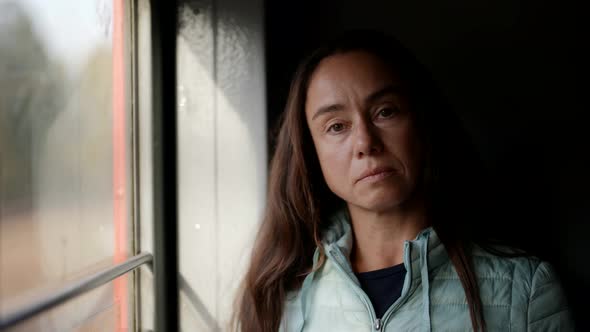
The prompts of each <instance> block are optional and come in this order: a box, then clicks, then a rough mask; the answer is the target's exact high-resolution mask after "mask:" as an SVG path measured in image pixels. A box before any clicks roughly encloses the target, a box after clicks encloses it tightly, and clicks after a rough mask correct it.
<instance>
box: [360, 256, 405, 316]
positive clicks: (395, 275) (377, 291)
mask: <svg viewBox="0 0 590 332" xmlns="http://www.w3.org/2000/svg"><path fill="white" fill-rule="evenodd" d="M356 276H357V278H358V280H359V281H360V283H361V288H362V289H363V290H364V291H365V293H367V295H368V296H369V299H370V300H371V303H373V308H375V313H376V314H377V318H382V317H383V314H384V313H385V311H387V309H389V307H390V306H391V305H392V304H393V302H395V300H397V299H398V298H399V297H400V296H401V294H402V288H403V286H404V278H405V277H406V268H405V267H404V264H399V265H395V266H392V267H388V268H385V269H381V270H375V271H369V272H363V273H357V274H356Z"/></svg>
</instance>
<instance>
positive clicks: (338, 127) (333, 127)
mask: <svg viewBox="0 0 590 332" xmlns="http://www.w3.org/2000/svg"><path fill="white" fill-rule="evenodd" d="M342 130H344V125H343V124H342V123H335V124H333V125H331V126H330V127H329V128H328V131H331V132H335V133H337V132H339V131H342Z"/></svg>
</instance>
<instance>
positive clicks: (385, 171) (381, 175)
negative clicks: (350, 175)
mask: <svg viewBox="0 0 590 332" xmlns="http://www.w3.org/2000/svg"><path fill="white" fill-rule="evenodd" d="M393 173H395V171H394V170H393V169H392V168H389V167H388V168H377V169H374V170H370V171H367V172H365V173H363V174H362V175H361V177H360V178H359V179H358V180H357V181H356V182H375V181H379V180H382V179H385V178H386V177H389V176H391V175H393Z"/></svg>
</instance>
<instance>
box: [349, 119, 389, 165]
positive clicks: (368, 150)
mask: <svg viewBox="0 0 590 332" xmlns="http://www.w3.org/2000/svg"><path fill="white" fill-rule="evenodd" d="M354 140H355V141H354V147H355V151H354V155H355V157H357V158H362V157H366V156H369V155H372V154H376V153H380V152H381V151H383V142H382V140H381V137H380V136H379V133H378V131H377V128H375V126H373V124H372V123H369V122H368V121H365V120H362V121H359V122H358V124H357V125H356V128H355V131H354Z"/></svg>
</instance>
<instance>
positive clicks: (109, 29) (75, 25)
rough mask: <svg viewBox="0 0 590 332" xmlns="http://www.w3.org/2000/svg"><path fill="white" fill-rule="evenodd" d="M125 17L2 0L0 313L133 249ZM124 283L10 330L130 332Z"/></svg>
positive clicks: (117, 0) (93, 8)
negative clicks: (99, 327) (113, 331)
mask: <svg viewBox="0 0 590 332" xmlns="http://www.w3.org/2000/svg"><path fill="white" fill-rule="evenodd" d="M128 9H129V5H128V4H127V3H124V1H123V0H87V1H77V0H63V1H51V2H48V1H44V0H0V314H5V313H6V312H8V311H10V309H11V308H14V306H15V305H18V304H19V303H23V302H26V301H27V300H29V298H30V297H31V296H32V295H31V294H40V293H43V292H45V291H47V292H49V291H51V290H52V289H56V288H59V287H61V286H63V285H66V284H68V283H69V282H71V281H72V280H75V279H77V278H79V277H80V276H84V275H87V274H89V273H92V272H93V271H96V270H98V269H101V268H104V267H108V266H112V265H114V264H116V263H119V262H122V261H124V260H125V259H126V258H127V257H128V256H129V254H130V252H131V250H132V245H133V241H132V238H133V232H132V229H131V226H132V218H131V216H132V213H133V211H132V209H131V207H132V204H131V203H132V202H133V196H132V192H131V190H130V189H131V188H132V186H131V183H132V181H131V176H130V174H131V167H130V165H131V157H130V156H131V153H130V152H131V149H130V144H131V136H130V135H131V133H132V131H131V129H130V128H131V123H132V122H131V119H132V117H131V111H130V109H131V108H130V100H131V99H130V98H129V91H130V90H129V89H128V86H129V84H130V77H131V75H130V69H129V68H130V66H129V63H130V62H131V61H130V60H131V57H130V54H131V47H130V45H131V44H130V43H129V40H130V34H129V26H130V22H131V20H130V19H128V17H130V15H129V10H128ZM130 279H132V278H131V277H130V276H125V277H121V278H118V279H116V280H115V281H114V282H110V283H107V284H105V285H104V286H101V287H99V288H96V289H95V290H93V291H91V292H88V293H86V294H84V295H82V296H80V297H77V298H75V299H72V300H71V301H69V302H66V303H64V304H62V305H60V306H57V307H55V308H53V309H51V310H49V311H46V312H44V313H42V314H40V315H38V316H37V317H34V318H32V319H30V320H29V321H26V322H24V323H23V324H22V325H18V326H16V327H15V330H18V331H21V330H23V331H24V330H26V331H65V330H76V331H90V330H95V327H96V326H105V327H107V328H106V330H115V328H116V329H117V330H119V331H122V330H128V329H131V328H132V325H131V322H132V321H133V319H132V318H133V316H134V315H133V312H132V309H133V307H132V306H130V305H129V303H131V302H132V300H133V299H132V296H130V289H131V287H129V286H128V285H129V282H130V281H131V280H130ZM109 326H112V327H113V328H112V329H110V328H108V327H109ZM101 330H102V329H101Z"/></svg>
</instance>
